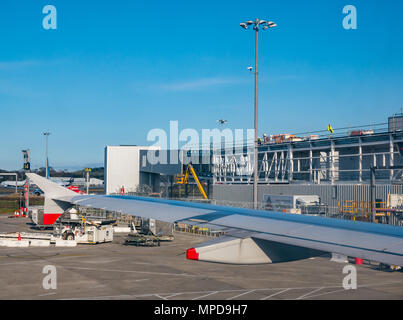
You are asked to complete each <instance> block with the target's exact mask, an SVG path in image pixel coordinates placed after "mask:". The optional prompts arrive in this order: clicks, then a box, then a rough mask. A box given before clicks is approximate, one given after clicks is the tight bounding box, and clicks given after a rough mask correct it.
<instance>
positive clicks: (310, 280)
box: [0, 216, 403, 300]
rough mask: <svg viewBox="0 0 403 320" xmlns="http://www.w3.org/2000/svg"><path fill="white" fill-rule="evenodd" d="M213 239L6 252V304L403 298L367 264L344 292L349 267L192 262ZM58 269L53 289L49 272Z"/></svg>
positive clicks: (17, 222)
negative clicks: (188, 253) (189, 253)
mask: <svg viewBox="0 0 403 320" xmlns="http://www.w3.org/2000/svg"><path fill="white" fill-rule="evenodd" d="M27 222H28V219H8V218H7V217H5V216H0V232H11V231H29V225H27ZM205 240H206V238H201V237H195V236H192V235H187V234H176V239H175V241H173V242H171V243H163V244H162V245H161V247H152V248H145V247H133V246H124V245H122V243H123V238H122V236H116V237H115V240H114V242H113V243H110V244H100V245H79V246H77V247H75V248H56V247H49V248H5V247H0V288H1V289H2V290H0V299H162V300H176V299H179V300H192V299H194V300H203V299H222V300H226V299H228V300H236V299H245V300H247V299H254V300H259V299H267V300H268V299H270V300H271V299H403V273H402V272H382V271H378V270H375V268H374V267H371V266H359V267H357V272H358V280H357V282H358V289H357V290H344V289H343V288H342V281H343V278H344V277H345V276H346V275H345V274H343V273H342V270H343V267H344V265H343V264H338V263H335V262H331V261H329V260H328V259H326V258H315V259H309V260H303V261H298V262H291V263H284V264H275V265H257V266H256V265H255V266H236V265H223V264H214V263H206V262H197V261H188V260H186V258H185V255H184V252H185V250H186V249H187V248H189V247H192V246H194V245H195V244H196V243H199V242H203V241H205ZM46 265H53V266H55V267H56V271H57V289H56V290H52V289H50V290H45V289H44V288H43V286H42V282H43V279H44V277H45V276H46V274H43V273H42V271H43V268H44V267H45V266H46Z"/></svg>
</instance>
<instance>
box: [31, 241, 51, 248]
mask: <svg viewBox="0 0 403 320" xmlns="http://www.w3.org/2000/svg"><path fill="white" fill-rule="evenodd" d="M29 246H30V247H49V246H50V240H30V243H29Z"/></svg>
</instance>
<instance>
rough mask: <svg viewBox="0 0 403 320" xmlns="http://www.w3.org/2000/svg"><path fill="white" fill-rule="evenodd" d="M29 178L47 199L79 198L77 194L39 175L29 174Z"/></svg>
mask: <svg viewBox="0 0 403 320" xmlns="http://www.w3.org/2000/svg"><path fill="white" fill-rule="evenodd" d="M27 176H28V178H29V179H30V180H31V181H32V182H33V183H35V184H36V185H37V186H38V188H39V189H41V190H42V191H43V192H44V193H45V197H46V198H51V199H58V198H61V197H69V196H77V193H75V192H74V191H71V190H69V189H67V188H65V187H62V186H60V185H58V184H57V183H54V182H53V181H51V180H49V179H46V178H44V177H41V176H39V175H37V174H36V173H27Z"/></svg>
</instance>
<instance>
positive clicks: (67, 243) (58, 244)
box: [55, 239, 77, 247]
mask: <svg viewBox="0 0 403 320" xmlns="http://www.w3.org/2000/svg"><path fill="white" fill-rule="evenodd" d="M55 246H56V247H76V246H77V242H76V241H75V240H60V239H57V240H56V242H55Z"/></svg>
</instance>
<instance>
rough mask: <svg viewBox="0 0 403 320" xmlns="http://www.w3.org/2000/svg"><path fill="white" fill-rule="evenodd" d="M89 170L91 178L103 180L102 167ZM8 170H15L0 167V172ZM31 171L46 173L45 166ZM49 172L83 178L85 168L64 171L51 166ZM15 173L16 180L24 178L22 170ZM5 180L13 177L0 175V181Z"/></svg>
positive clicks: (54, 174)
mask: <svg viewBox="0 0 403 320" xmlns="http://www.w3.org/2000/svg"><path fill="white" fill-rule="evenodd" d="M91 170H92V171H91V173H90V177H91V178H97V179H101V180H104V168H103V167H98V168H91ZM10 172H15V171H7V170H2V169H0V173H10ZM31 172H33V173H36V174H39V175H40V176H43V177H44V176H45V175H46V168H39V169H35V170H32V171H31ZM49 173H50V176H51V177H72V178H84V177H85V169H82V170H76V171H65V170H54V169H53V168H52V167H50V168H49ZM17 174H18V180H24V179H25V171H24V170H19V171H17ZM6 180H14V177H10V176H1V175H0V182H1V181H6Z"/></svg>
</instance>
